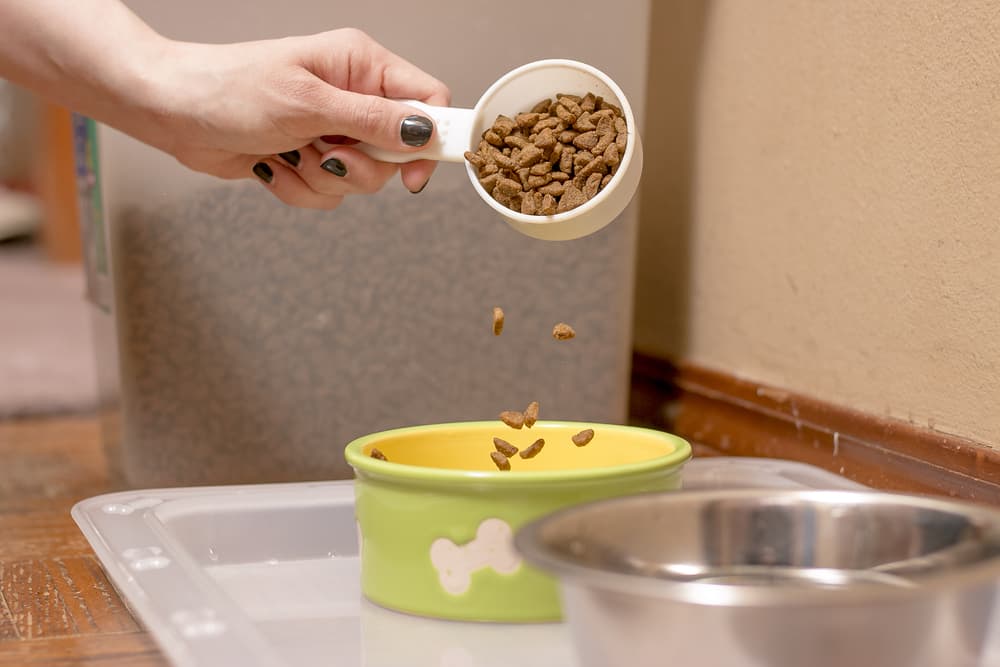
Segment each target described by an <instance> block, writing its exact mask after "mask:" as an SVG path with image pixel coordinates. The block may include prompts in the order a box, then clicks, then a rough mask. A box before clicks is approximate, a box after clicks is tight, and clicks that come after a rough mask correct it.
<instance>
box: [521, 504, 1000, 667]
mask: <svg viewBox="0 0 1000 667" xmlns="http://www.w3.org/2000/svg"><path fill="white" fill-rule="evenodd" d="M516 545H517V548H518V550H519V551H520V552H521V553H523V554H524V556H525V558H526V559H527V560H528V562H530V563H532V564H534V565H537V566H539V567H542V568H544V569H545V570H547V571H551V572H554V573H556V574H558V576H559V577H560V579H561V581H562V584H563V594H564V604H565V610H566V616H567V619H568V621H569V625H570V627H571V630H572V634H573V637H574V639H575V643H576V645H577V648H578V653H579V656H580V659H581V664H582V665H584V666H585V667H606V666H607V665H629V666H630V667H654V666H659V665H726V666H727V667H744V666H746V667H763V666H765V665H766V666H767V667H802V666H804V665H808V666H809V667H842V666H844V665H873V666H875V665H877V666H878V667H965V666H968V667H978V666H980V665H982V666H985V665H986V664H996V663H995V662H992V661H988V660H987V659H986V656H987V654H988V651H989V648H988V647H989V640H990V638H991V633H993V637H992V639H993V641H994V642H996V641H997V640H998V639H1000V637H997V636H996V632H997V631H998V630H1000V628H998V627H997V623H998V621H1000V619H997V618H996V617H995V616H996V614H995V613H994V605H995V597H996V586H997V582H998V577H1000V511H997V510H996V509H994V508H989V507H983V506H976V505H970V504H967V503H960V502H953V501H948V500H943V499H938V498H926V497H919V496H908V495H903V494H889V493H879V492H875V491H787V490H760V489H750V490H728V491H726V490H712V491H685V492H683V493H673V494H652V495H648V496H643V497H638V498H624V499H614V500H605V501H599V502H596V503H592V504H588V505H586V506H582V507H574V508H569V509H566V510H563V511H561V512H557V513H555V514H553V515H551V516H549V517H545V518H543V519H541V520H539V521H536V522H533V523H531V524H530V525H528V526H526V527H524V528H523V529H522V530H521V532H519V533H518V535H517V538H516ZM994 650H995V649H994ZM993 657H994V658H995V657H996V654H995V653H994V654H993Z"/></svg>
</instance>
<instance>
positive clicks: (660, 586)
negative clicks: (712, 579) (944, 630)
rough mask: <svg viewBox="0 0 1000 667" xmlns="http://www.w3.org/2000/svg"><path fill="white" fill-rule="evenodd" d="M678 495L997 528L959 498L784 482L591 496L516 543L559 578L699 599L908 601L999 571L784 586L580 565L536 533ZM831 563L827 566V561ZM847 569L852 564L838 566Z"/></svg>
mask: <svg viewBox="0 0 1000 667" xmlns="http://www.w3.org/2000/svg"><path fill="white" fill-rule="evenodd" d="M681 498H685V499H687V500H688V501H691V502H699V501H701V502H704V501H709V500H762V499H767V500H769V501H772V502H779V501H780V502H807V503H809V504H838V505H843V504H851V505H856V504H865V503H877V504H880V505H886V504H888V505H906V506H910V507H919V508H922V509H929V510H935V511H941V512H946V513H949V514H958V515H961V516H964V517H967V518H968V519H969V520H970V521H971V522H973V523H975V524H977V525H990V526H992V527H993V528H994V529H996V530H998V531H1000V510H998V509H993V508H990V507H985V506H981V505H974V504H972V503H968V502H964V501H955V500H949V499H944V498H937V497H931V496H923V495H916V494H907V493H896V492H882V491H875V490H872V491H846V490H812V489H810V490H788V489H760V488H755V489H725V490H698V491H666V492H664V491H658V492H654V493H646V494H637V495H633V496H626V497H618V498H611V499H605V500H597V501H591V502H587V503H583V504H580V505H575V506H572V507H568V508H564V509H561V510H557V511H555V512H552V513H550V514H548V515H546V516H544V517H541V518H539V519H536V520H534V521H531V522H529V523H527V524H525V525H524V526H523V527H522V528H521V529H520V530H518V531H517V533H516V535H515V538H514V543H515V547H516V549H517V550H518V551H519V552H520V553H521V555H522V556H523V557H524V558H525V560H526V561H527V562H528V563H530V564H531V565H533V566H535V567H538V568H540V569H542V570H545V571H548V572H549V573H551V574H553V575H555V576H556V577H558V578H559V579H560V582H561V583H571V584H573V585H577V586H582V587H586V588H600V589H603V590H606V591H612V592H618V593H626V594H632V595H637V596H641V597H645V598H659V599H667V600H674V601H678V602H687V603H692V604H698V605H703V606H738V607H740V606H754V607H755V606H760V607H771V606H787V605H810V606H811V605H815V604H825V605H854V604H862V603H871V602H891V601H897V600H898V601H902V600H912V599H913V598H917V597H931V596H933V595H936V594H940V593H942V592H949V591H954V590H959V589H964V588H969V587H973V586H976V585H981V584H984V583H989V584H991V585H994V584H995V582H996V580H997V579H998V578H1000V557H997V558H993V559H987V560H983V561H979V562H976V563H972V564H967V565H963V566H961V567H958V568H956V569H954V570H951V571H946V572H940V573H930V574H927V575H924V576H922V577H921V578H920V579H919V581H918V582H917V583H916V585H914V586H911V587H887V586H884V585H878V584H871V583H858V584H852V585H851V586H849V587H846V588H840V589H824V588H781V587H776V586H758V585H739V586H730V585H725V584H718V583H700V582H678V581H670V580H666V579H659V578H655V577H649V576H645V575H641V574H631V573H624V572H613V571H611V570H605V569H601V568H598V567H594V566H589V565H582V564H579V563H575V562H572V561H571V560H569V559H567V558H565V557H563V556H561V555H559V554H557V553H555V552H554V550H552V548H551V547H548V546H547V545H546V544H545V543H544V542H543V541H542V540H541V532H542V531H543V530H544V529H545V527H546V526H547V525H549V524H550V523H554V522H557V521H560V520H563V519H565V518H566V517H570V516H573V515H581V514H586V513H587V512H588V511H590V510H591V509H592V508H595V507H599V506H600V507H608V506H612V505H629V504H638V503H648V502H650V500H653V501H656V502H660V503H663V504H665V505H667V506H669V505H671V504H675V503H679V501H680V499H681ZM827 569H829V568H827ZM837 571H842V572H852V570H837Z"/></svg>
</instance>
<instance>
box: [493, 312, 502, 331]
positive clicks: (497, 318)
mask: <svg viewBox="0 0 1000 667" xmlns="http://www.w3.org/2000/svg"><path fill="white" fill-rule="evenodd" d="M502 332H503V308H501V307H499V306H494V307H493V335H494V336H499V335H500V334H501V333H502Z"/></svg>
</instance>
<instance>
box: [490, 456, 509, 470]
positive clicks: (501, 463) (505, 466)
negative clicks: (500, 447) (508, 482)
mask: <svg viewBox="0 0 1000 667" xmlns="http://www.w3.org/2000/svg"><path fill="white" fill-rule="evenodd" d="M490 458H491V459H493V463H495V464H496V466H497V468H499V469H500V470H510V461H508V460H507V457H506V456H504V455H503V454H501V453H500V452H490Z"/></svg>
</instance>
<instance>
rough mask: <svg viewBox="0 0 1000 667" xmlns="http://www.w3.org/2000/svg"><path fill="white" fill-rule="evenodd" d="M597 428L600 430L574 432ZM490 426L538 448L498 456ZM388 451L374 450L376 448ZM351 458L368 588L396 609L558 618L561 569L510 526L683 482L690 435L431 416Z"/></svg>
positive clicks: (361, 446)
mask: <svg viewBox="0 0 1000 667" xmlns="http://www.w3.org/2000/svg"><path fill="white" fill-rule="evenodd" d="M586 428H591V429H593V430H594V433H595V435H594V438H593V440H592V441H591V442H590V443H589V444H587V445H586V446H584V447H577V446H576V445H575V444H573V442H572V440H571V438H572V436H573V435H575V434H576V433H578V432H579V431H581V430H583V429H586ZM494 436H496V437H500V438H503V439H504V440H506V441H508V442H510V443H511V444H513V445H515V446H516V447H518V448H520V449H524V448H526V447H528V446H529V445H530V444H531V443H533V442H534V441H535V440H536V439H538V438H544V439H545V446H544V448H543V449H542V451H541V453H539V454H538V456H536V457H535V458H531V459H521V458H520V457H519V456H517V455H515V456H514V457H513V458H511V459H510V465H511V470H509V471H501V470H498V469H497V467H496V465H495V464H494V463H493V461H492V460H491V459H490V453H491V452H493V451H495V450H494V447H493V438H494ZM375 448H377V449H378V450H380V451H381V452H382V453H383V454H385V456H386V458H387V459H388V460H387V461H383V460H379V459H376V458H372V456H371V452H372V449H375ZM346 456H347V461H348V463H350V464H351V466H353V468H354V470H355V474H356V476H357V480H356V483H355V494H356V513H357V520H358V530H359V540H360V551H361V589H362V591H363V592H364V594H365V596H366V597H367V598H368V599H369V600H371V601H372V602H374V603H376V604H379V605H381V606H384V607H388V608H390V609H395V610H398V611H404V612H409V613H412V614H419V615H421V616H431V617H435V618H448V619H455V620H465V621H497V622H538V621H555V620H559V619H560V618H561V615H562V614H561V610H560V604H559V596H558V590H557V587H556V582H555V580H554V579H552V578H550V577H549V575H547V574H544V573H542V572H541V571H540V570H536V569H534V568H533V567H530V566H528V565H527V564H525V563H523V562H522V561H521V557H520V555H519V554H518V553H517V552H516V551H515V550H514V547H513V535H514V533H515V532H516V531H517V529H518V528H520V527H521V526H522V525H524V524H525V523H527V522H529V521H531V520H533V519H536V518H539V517H541V516H543V515H545V514H549V513H550V512H552V511H554V510H557V509H560V508H562V507H566V506H569V505H575V504H579V503H583V502H588V501H591V500H599V499H602V498H610V497H614V496H624V495H630V494H636V493H646V492H653V491H665V490H670V489H677V488H679V487H680V482H681V479H680V471H681V467H682V466H683V465H684V463H685V462H686V461H687V460H688V459H689V458H690V457H691V446H690V445H689V444H688V443H687V442H686V441H685V440H683V439H681V438H679V437H677V436H674V435H671V434H669V433H664V432H661V431H653V430H649V429H643V428H635V427H630V426H617V425H610V424H586V423H578V422H551V421H539V422H537V423H536V424H535V425H534V427H533V428H530V429H528V428H524V429H521V430H513V429H510V428H508V427H507V426H505V425H504V424H503V423H501V422H498V421H489V422H465V423H454V424H435V425H429V426H414V427H409V428H401V429H395V430H392V431H384V432H381V433H375V434H372V435H367V436H365V437H362V438H358V439H357V440H355V441H353V442H351V443H350V444H349V445H348V446H347V449H346Z"/></svg>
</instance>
